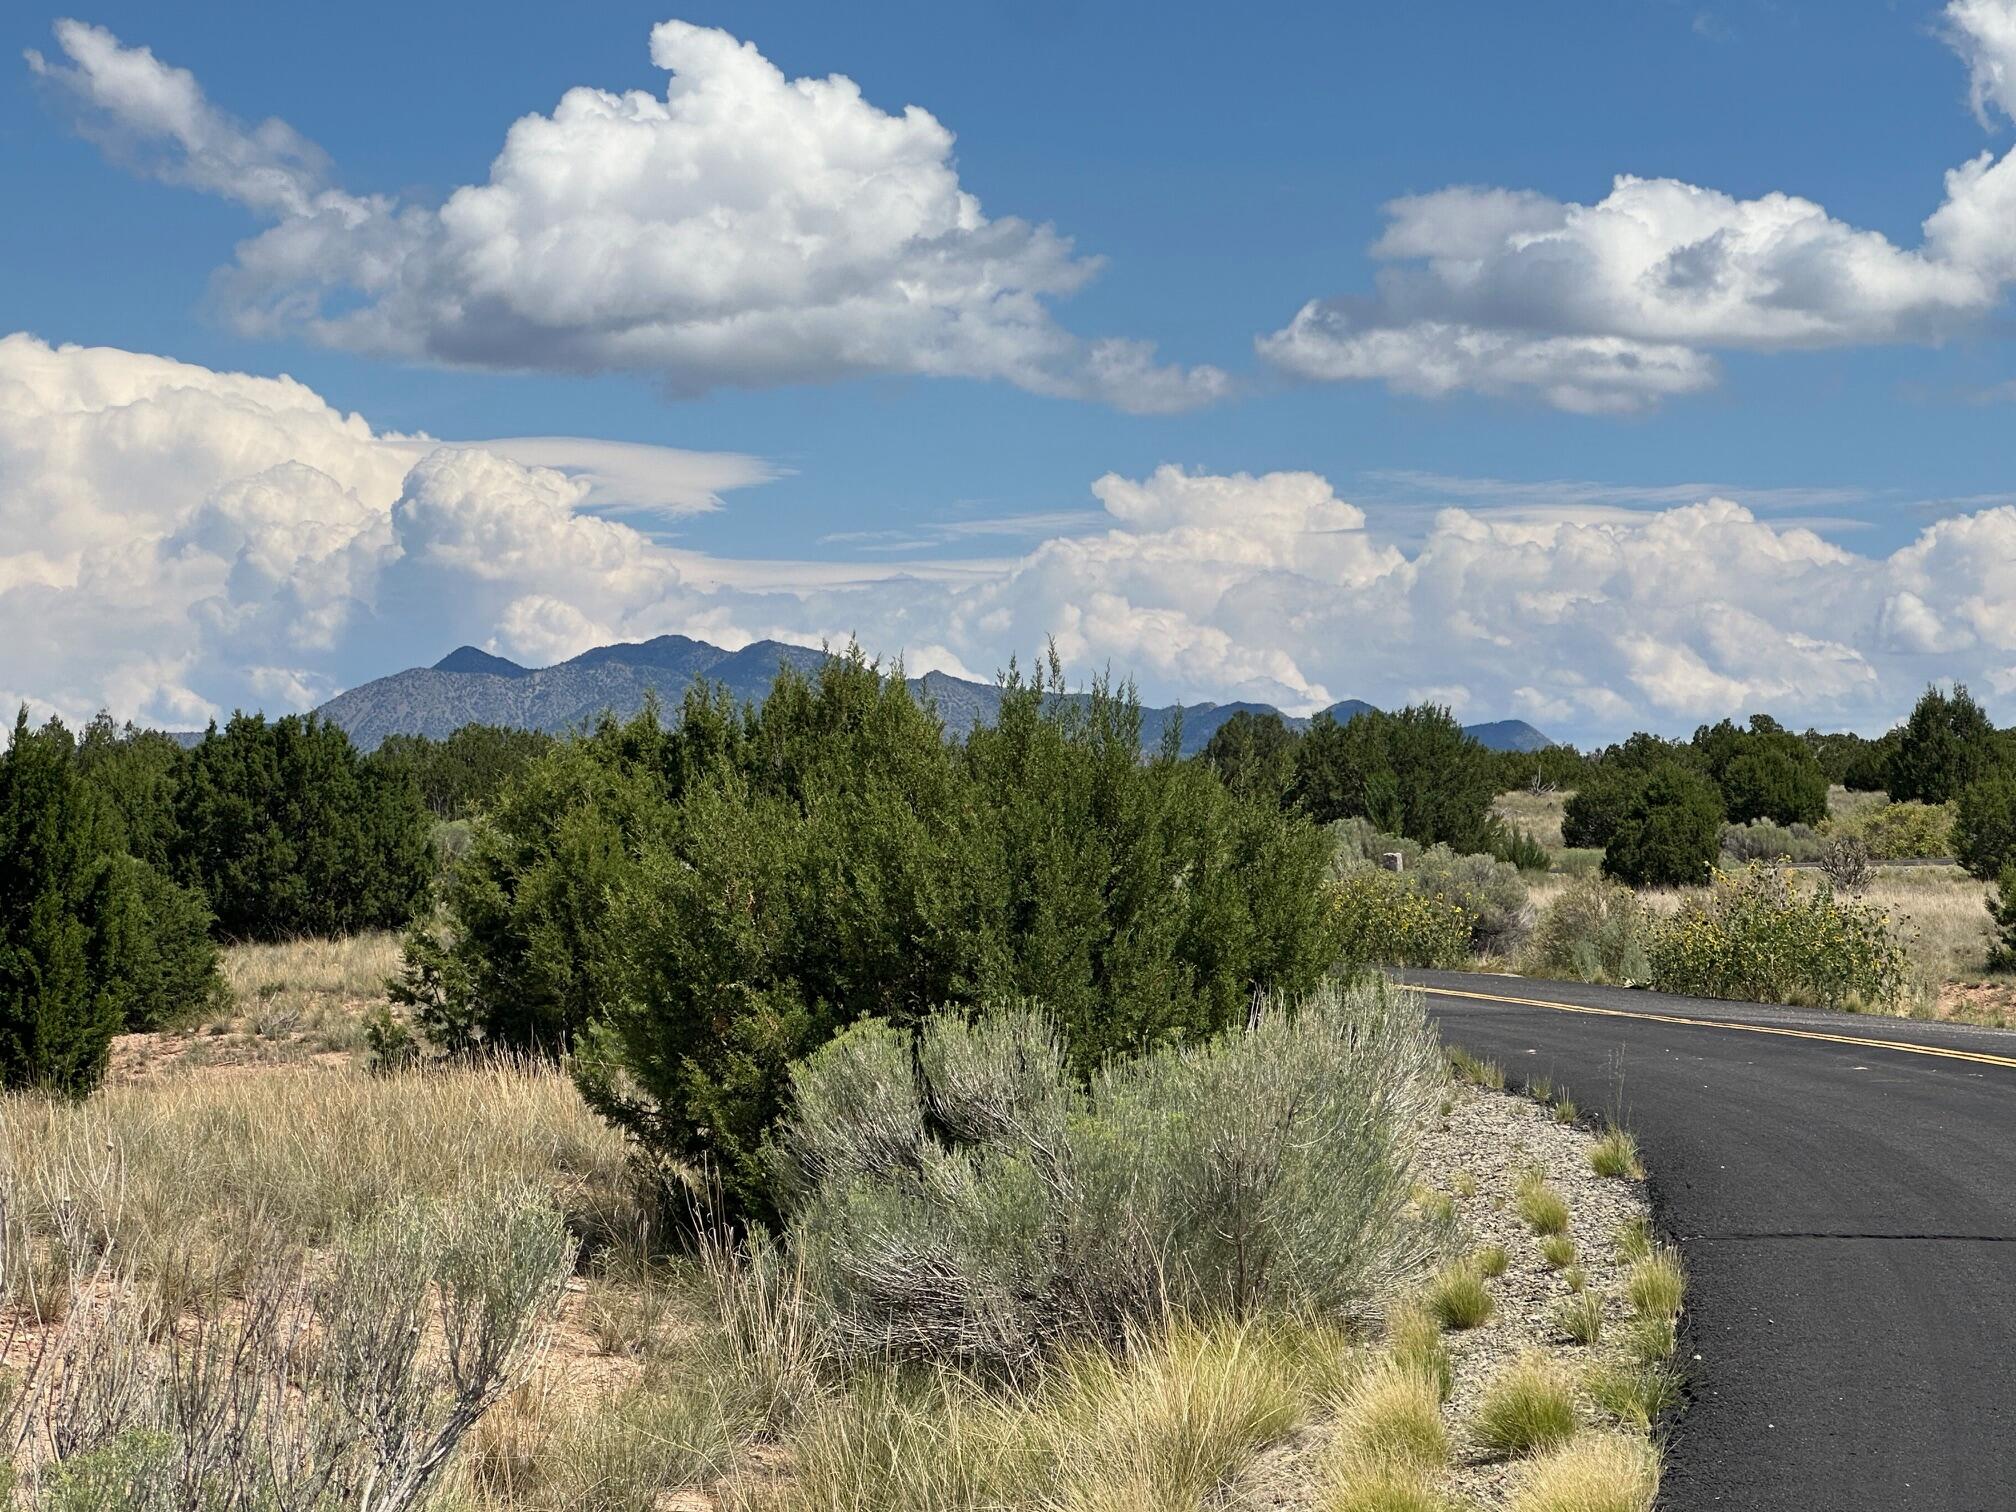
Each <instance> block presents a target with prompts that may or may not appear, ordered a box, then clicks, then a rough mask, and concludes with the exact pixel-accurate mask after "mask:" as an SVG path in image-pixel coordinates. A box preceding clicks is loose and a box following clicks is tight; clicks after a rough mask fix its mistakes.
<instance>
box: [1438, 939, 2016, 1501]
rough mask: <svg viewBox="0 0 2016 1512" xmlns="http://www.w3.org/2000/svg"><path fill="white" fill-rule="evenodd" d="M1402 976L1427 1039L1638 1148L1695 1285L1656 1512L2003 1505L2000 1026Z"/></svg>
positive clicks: (2012, 1092) (2004, 1080)
mask: <svg viewBox="0 0 2016 1512" xmlns="http://www.w3.org/2000/svg"><path fill="white" fill-rule="evenodd" d="M1404 976H1405V978H1406V979H1407V980H1408V981H1410V982H1413V983H1415V984H1416V985H1418V986H1420V987H1422V988H1423V989H1424V991H1425V992H1426V993H1427V1008H1428V1010H1429V1012H1430V1013H1431V1014H1432V1015H1433V1016H1434V1017H1435V1018H1436V1019H1437V1020H1438V1021H1439V1023H1440V1026H1441V1031H1442V1036H1443V1039H1444V1040H1445V1041H1446V1042H1449V1043H1454V1044H1460V1045H1462V1046H1464V1047H1465V1048H1466V1049H1468V1050H1470V1051H1472V1052H1474V1053H1476V1054H1479V1055H1488V1056H1490V1057H1491V1058H1492V1059H1494V1060H1497V1061H1498V1062H1499V1063H1500V1064H1501V1065H1503V1066H1504V1067H1505V1070H1506V1073H1507V1075H1508V1076H1509V1077H1510V1078H1512V1080H1513V1081H1514V1082H1523V1081H1525V1080H1528V1079H1531V1078H1533V1077H1537V1076H1549V1077H1552V1078H1553V1080H1554V1083H1555V1085H1556V1086H1557V1087H1562V1088H1565V1089H1566V1090H1567V1091H1568V1092H1569V1093H1570V1094H1571V1095H1572V1096H1573V1097H1574V1098H1575V1100H1576V1101H1577V1102H1578V1103H1579V1104H1580V1105H1581V1106H1582V1107H1583V1108H1584V1109H1596V1110H1604V1109H1610V1108H1612V1107H1613V1106H1614V1107H1621V1109H1622V1112H1623V1114H1624V1122H1625V1123H1626V1125H1627V1126H1628V1127H1630V1128H1631V1129H1633V1130H1634V1131H1635V1132H1636V1133H1637V1135H1638V1139H1639V1143H1640V1146H1641V1147H1642V1148H1643V1150H1644V1152H1645V1158H1646V1162H1647V1164H1648V1165H1649V1166H1650V1168H1651V1173H1652V1174H1651V1188H1652V1201H1653V1206H1654V1211H1655V1215H1656V1218H1657V1221H1658V1225H1659V1227H1660V1228H1661V1229H1663V1230H1664V1231H1665V1233H1666V1234H1667V1236H1668V1237H1669V1238H1671V1239H1673V1240H1676V1241H1677V1242H1678V1244H1679V1246H1680V1249H1681V1252H1682V1254H1683V1256H1684V1259H1685V1262H1686V1266H1687V1272H1688V1277H1689V1290H1688V1308H1687V1314H1686V1318H1685V1320H1684V1325H1683V1332H1682V1338H1681V1359H1682V1362H1683V1363H1684V1364H1685V1365H1686V1367H1687V1370H1688V1373H1689V1377H1690V1383H1691V1394H1690V1401H1689V1403H1688V1406H1687V1409H1686V1411H1685V1413H1684V1415H1683V1416H1682V1417H1681V1418H1680V1420H1679V1422H1678V1423H1677V1425H1676V1428H1675V1431H1674V1436H1673V1441H1672V1445H1671V1451H1670V1454H1669V1456H1668V1461H1667V1464H1668V1475H1667V1479H1666V1486H1665V1489H1664V1491H1663V1492H1662V1494H1661V1496H1660V1506H1661V1507H1662V1508H1665V1509H1670V1512H1693V1509H1698V1508H1709V1507H1713V1508H1746V1509H1747V1508H1755V1509H1758V1512H1804V1509H1809V1508H1810V1509H1813V1512H1856V1509H1865V1508H1866V1509H1868V1512H1893V1509H1906V1508H1923V1509H1926V1512H1933V1509H1937V1512H2010V1509H2016V1032H2004V1031H1995V1030H1986V1029H1968V1028H1964V1027H1960V1026H1952V1025H1925V1024H1915V1023H1906V1022H1903V1021H1899V1020H1890V1019H1870V1018H1864V1017H1858V1016H1852V1015H1845V1014H1831V1013H1819V1012H1812V1011H1807V1010H1803V1009H1791V1008H1766V1007H1760V1006H1753V1005H1749V1004H1736V1003H1723V1002H1711V1001H1704V1000H1700V999H1693V998H1681V997H1669V996H1664V995H1661V994H1657V993H1646V992H1636V991H1626V990H1623V989H1618V988H1604V987H1589V986H1584V985H1581V984H1578V983H1565V982H1541V981H1534V980H1530V979H1526V978H1515V977H1496V976H1477V975H1471V974H1467V973H1458V972H1407V973H1404ZM1437 989H1444V990H1445V991H1444V993H1438V991H1437ZM1451 989H1453V990H1454V991H1456V992H1461V993H1478V994H1494V995H1502V996H1511V997H1521V998H1529V999H1549V1000H1554V1001H1558V1002H1564V1003H1571V1004H1578V1005H1585V1006H1589V1007H1595V1008H1602V1009H1610V1010H1622V1011H1623V1012H1625V1013H1629V1014H1666V1015H1671V1016H1678V1017H1685V1018H1688V1019H1694V1020H1705V1021H1711V1022H1701V1023H1684V1024H1680V1023H1662V1022H1657V1021H1654V1020H1649V1019H1644V1018H1638V1017H1620V1016H1603V1015H1595V1014H1584V1013H1572V1012H1564V1011H1562V1010H1560V1009H1557V1008H1545V1007H1532V1006H1520V1005H1515V1004H1508V1003H1503V1002H1493V1001H1484V1000H1480V999H1479V998H1475V997H1458V996H1449V995H1446V991H1447V990H1451ZM1759 1029H1763V1030H1792V1031H1796V1034H1783V1033H1760V1032H1757V1031H1758V1030H1759ZM1803 1035H1835V1036H1844V1037H1848V1038H1850V1039H1853V1040H1858V1041H1865V1043H1836V1042H1830V1041H1828V1040H1823V1039H1817V1038H1803V1037H1798V1036H1803ZM1868 1042H1873V1043H1868ZM1906 1047H1916V1048H1906ZM1925 1050H1931V1051H1934V1052H1938V1051H1949V1052H1950V1051H1957V1052H1960V1054H1959V1055H1957V1056H1956V1055H1952V1054H1938V1053H1933V1054H1926V1053H1923V1052H1924V1051H1925ZM1976 1055H1978V1056H1983V1057H1987V1058H1989V1059H1990V1060H1991V1061H1992V1059H1993V1058H1996V1057H2000V1058H2002V1059H2004V1060H2006V1061H2007V1062H2008V1063H2007V1064H2002V1065H1997V1064H1992V1063H1986V1062H1984V1061H1980V1060H1973V1059H1967V1058H1965V1057H1967V1056H1976Z"/></svg>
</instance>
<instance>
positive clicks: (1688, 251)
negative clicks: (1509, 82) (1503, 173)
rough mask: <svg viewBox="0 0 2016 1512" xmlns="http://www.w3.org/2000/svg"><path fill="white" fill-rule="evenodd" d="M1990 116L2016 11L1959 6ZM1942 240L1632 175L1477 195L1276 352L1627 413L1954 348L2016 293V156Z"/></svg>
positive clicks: (1406, 236)
mask: <svg viewBox="0 0 2016 1512" xmlns="http://www.w3.org/2000/svg"><path fill="white" fill-rule="evenodd" d="M1945 17H1946V21H1947V26H1948V33H1949V37H1950V39H1951V40H1952V42H1953V45H1954V46H1955V47H1956V49H1957V50H1958V51H1959V52H1960V53H1961V55H1962V57H1963V58H1964V59H1965V60H1966V61H1967V63H1968V66H1969V69H1970V73H1971V77H1972V85H1971V87H1972V93H1973V99H1974V105H1975V109H1976V111H1977V113H1979V114H1981V116H1982V118H1983V121H1984V123H1985V121H1986V120H1987V111H1988V109H1989V107H1990V106H1993V107H1994V108H1996V109H1999V110H2002V111H2004V112H2005V113H2006V112H2007V111H2008V110H2009V109H2010V106H2011V103H2012V98H2016V79H2012V73H2011V68H2012V63H2016V0H1952V3H1951V4H1950V5H1949V6H1948V7H1947V9H1946V12H1945ZM1945 190H1946V192H1945V198H1944V200H1943V201H1942V202H1941V204H1940V205H1939V207H1938V208H1937V209H1936V210H1935V211H1934V212H1933V213H1932V214H1931V216H1929V217H1928V218H1927V219H1926V221H1925V223H1924V227H1923V235H1922V238H1921V241H1920V244H1919V245H1918V246H1917V247H1915V248H1904V247H1899V246H1897V245H1896V244H1894V243H1893V242H1891V241H1890V240H1889V239H1888V238H1887V237H1885V236H1883V235H1882V234H1880V233H1878V232H1875V231H1869V230H1863V229H1859V228H1857V227H1854V226H1851V225H1848V224H1847V223H1845V222H1843V221H1840V220H1836V219H1835V218H1834V217H1832V216H1830V215H1829V214H1828V213H1827V212H1826V210H1825V209H1823V208H1822V207H1821V206H1820V205H1817V204H1815V203H1813V202H1812V201H1811V200H1807V199H1802V198H1799V197H1798V196H1796V195H1791V194H1780V193H1773V194H1766V195H1762V196H1759V197H1758V198H1755V199H1738V198H1736V197H1734V196H1732V195H1728V194H1724V193H1721V192H1719V191H1717V190H1714V189H1709V188H1703V187H1700V186H1698V185H1694V184H1688V183H1683V182H1680V181H1678V180H1675V179H1646V178H1638V177H1634V176H1631V175H1628V174H1625V175H1620V176H1618V177H1617V179H1616V180H1615V181H1614V183H1613V184H1612V186H1611V189H1610V192H1609V194H1608V195H1606V196H1605V197H1604V198H1602V199H1600V200H1598V201H1596V202H1594V203H1591V204H1578V203H1573V202H1568V201H1562V200H1556V199H1552V198H1549V197H1548V196H1545V195H1541V194H1536V193H1531V192H1526V191H1511V190H1505V189H1498V188H1477V187H1457V188H1450V189H1443V190H1439V191H1437V192H1435V193H1432V194H1423V195H1414V196H1409V197H1406V198H1403V199H1398V200H1395V201H1393V202H1392V203H1391V204H1389V205H1388V206H1387V207H1386V214H1387V218H1388V224H1387V227H1386V230H1385V233H1384V234H1383V235H1382V236H1381V237H1380V238H1379V240H1378V241H1377V242H1376V243H1374V245H1373V247H1372V249H1371V251H1372V256H1373V257H1374V258H1375V259H1376V260H1377V261H1378V262H1379V263H1380V265H1381V266H1380V271H1379V273H1378V275H1377V279H1376V289H1377V291H1376V293H1375V294H1373V295H1372V296H1370V297H1359V298H1339V299H1318V300H1312V301H1310V302H1309V303H1308V304H1305V305H1304V306H1303V307H1302V309H1301V310H1300V311H1299V312H1297V314H1296V315H1295V317H1294V319H1293V320H1292V321H1290V323H1289V324H1288V325H1287V326H1285V327H1283V328H1282V329H1281V330H1279V331H1276V332H1274V333H1273V334H1272V335H1269V336H1264V337H1262V338H1261V339H1260V340H1259V342H1258V348H1259V350H1260V352H1261V354H1262V355H1263V356H1264V357H1266V358H1267V359H1268V360H1269V361H1270V362H1272V363H1273V364H1275V365H1276V366H1277V367H1279V368H1280V369H1282V370H1283V371H1285V372H1287V373H1290V374H1292V375H1294V376H1297V377H1301V378H1305V379H1311V380H1330V381H1334V380H1347V379H1375V380H1379V381H1382V382H1384V383H1386V384H1387V385H1389V386H1390V387H1392V388H1393V389H1395V390H1397V391H1399V392H1402V393H1410V394H1422V395H1431V396H1432V395H1442V394H1447V393H1451V392H1454V391H1457V390H1472V391H1476V392H1479V393H1485V394H1514V393H1530V394H1533V395H1536V396H1538V397H1539V398H1541V399H1543V400H1544V401H1545V402H1547V403H1549V404H1551V405H1554V406H1555V407H1557V408H1560V409H1565V410H1572V411H1578V412H1584V413H1617V412H1627V411H1632V410H1640V409H1645V408H1648V407H1650V406H1652V405H1655V404H1657V403H1659V402H1660V401H1662V400H1665V399H1668V398H1672V397H1675V396H1678V395H1683V394H1689V393H1694V392H1698V391H1700V390H1702V389H1705V388H1708V387H1710V386H1711V385H1712V384H1713V383H1714V382H1715V381H1716V377H1717V368H1716V363H1715V358H1714V355H1713V354H1714V353H1716V352H1718V351H1763V352H1782V351H1789V350H1801V349H1817V348H1828V347H1843V346H1857V345H1870V344H1876V343H1892V342H1921V343H1930V342H1939V341H1942V340H1945V339H1947V338H1949V337H1951V336H1954V335H1956V334H1958V333H1960V332H1962V331H1964V330H1966V329H1968V328H1969V326H1970V325H1971V324H1973V323H1975V322H1978V321H1979V320H1980V319H1981V318H1982V317H1983V316H1984V315H1986V314H1988V313H1989V312H1991V311H1992V310H1994V309H1995V308H1996V307H1997V306H1998V305H2000V304H2001V302H2002V299H2003V296H2004V294H2005V292H2006V290H2007V286H2008V284H2009V283H2010V282H2011V281H2012V280H2016V155H2012V156H2009V157H2003V158H2000V159H1997V158H1995V157H1994V156H1992V155H1990V154H1987V153H1983V154H1982V155H1980V156H1979V157H1977V158H1975V159H1973V160H1972V161H1970V162H1968V163H1965V164H1963V165H1961V166H1960V167H1958V168H1955V169H1953V170H1952V171H1951V172H1949V173H1948V174H1947V175H1946V186H1945Z"/></svg>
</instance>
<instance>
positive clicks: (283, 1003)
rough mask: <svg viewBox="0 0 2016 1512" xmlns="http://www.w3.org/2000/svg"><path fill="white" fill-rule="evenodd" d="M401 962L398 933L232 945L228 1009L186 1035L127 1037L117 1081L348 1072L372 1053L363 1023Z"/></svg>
mask: <svg viewBox="0 0 2016 1512" xmlns="http://www.w3.org/2000/svg"><path fill="white" fill-rule="evenodd" d="M399 964H400V941H399V936H398V935H397V934H394V933H391V932H390V931H378V932H373V933H369V934H358V935H351V936H348V937H347V938H344V939H334V940H295V941H292V942H289V943H286V944H279V945H233V946H230V947H229V948H227V949H226V950H225V951H224V959H223V972H224V981H225V985H226V986H227V987H228V988H229V989H230V997H229V1006H228V1007H227V1008H225V1009H224V1010H221V1011H213V1012H212V1013H211V1014H209V1015H208V1016H207V1017H205V1018H204V1019H202V1020H201V1021H200V1022H197V1023H194V1024H192V1025H190V1026H189V1027H188V1028H185V1029H180V1030H176V1031H172V1032H162V1033H156V1034H129V1035H124V1036H122V1037H121V1038H120V1039H119V1040H118V1041H117V1042H116V1043H115V1044H114V1046H113V1052H112V1067H111V1071H110V1075H109V1079H110V1080H111V1081H113V1082H115V1083H117V1082H127V1081H137V1080H142V1079H148V1078H154V1077H160V1076H164V1075H169V1074H178V1073H184V1072H191V1071H209V1070H215V1069H220V1068H225V1069H229V1068H242V1067H246V1066H266V1065H276V1064H277V1065H286V1064H300V1063H321V1064H325V1065H342V1064H344V1063H346V1062H348V1061H350V1060H353V1059H355V1058H357V1057H358V1055H359V1054H360V1053H361V1052H362V1050H363V1049H364V1020H365V1016H366V1015H367V1014H368V1013H369V1012H370V1011H371V1009H373V1008H374V1007H376V1006H378V1005H379V1004H381V1003H383V1002H384V1001H385V1000H386V999H385V984H386V982H387V980H388V979H390V978H391V977H392V976H393V975H394V974H396V973H397V971H398V970H399Z"/></svg>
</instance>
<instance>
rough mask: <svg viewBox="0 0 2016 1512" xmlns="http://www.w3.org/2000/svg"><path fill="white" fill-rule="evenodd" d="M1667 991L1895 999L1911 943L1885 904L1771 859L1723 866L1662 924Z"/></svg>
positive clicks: (1840, 1002) (1657, 966)
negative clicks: (1847, 895) (1844, 894)
mask: <svg viewBox="0 0 2016 1512" xmlns="http://www.w3.org/2000/svg"><path fill="white" fill-rule="evenodd" d="M1651 960H1652V977H1651V980H1652V985H1653V986H1655V987H1657V988H1658V989H1659V990H1660V991H1662V992H1679V993H1687V994H1691V995H1694V996H1697V997H1719V998H1733V999H1740V1000H1743V1001H1748V1002H1766V1003H1805V1004H1817V1005H1819V1006H1821V1007H1827V1008H1846V1007H1855V1006H1863V1005H1887V1004H1892V1003H1895V1002H1896V1001H1897V999H1898V997H1899V996H1900V995H1901V994H1902V992H1903V991H1904V988H1905V985H1906V982H1907V971H1908V966H1909V962H1908V958H1907V954H1906V951H1905V947H1904V942H1903V940H1902V939H1901V938H1900V936H1899V933H1898V931H1897V930H1896V928H1895V927H1894V926H1893V925H1892V924H1891V922H1890V920H1889V918H1888V917H1887V916H1886V915H1885V913H1884V912H1883V910H1882V909H1880V908H1878V907H1876V906H1874V905H1873V904H1869V903H1859V902H1842V901H1841V900H1840V899H1838V898H1836V897H1835V895H1834V890H1833V888H1832V887H1831V886H1830V885H1828V884H1827V883H1826V882H1825V881H1821V882H1819V883H1817V884H1812V885H1808V884H1803V883H1801V882H1798V881H1796V880H1795V879H1794V878H1793V877H1792V875H1791V873H1789V872H1786V871H1782V870H1777V869H1773V868H1770V867H1764V866H1755V865H1753V866H1750V867H1747V868H1745V869H1744V870H1743V871H1740V872H1733V873H1732V872H1719V871H1718V872H1717V873H1716V874H1715V876H1714V879H1713V881H1712V883H1711V884H1710V886H1709V889H1708V891H1707V892H1706V893H1705V894H1697V895H1694V896H1690V897H1688V898H1687V899H1685V900H1684V901H1683V902H1682V903H1681V905H1680V907H1679V909H1678V911H1677V912H1675V913H1674V914H1673V915H1672V917H1670V918H1668V919H1665V920H1662V921H1661V922H1660V923H1659V924H1658V925H1657V926H1656V927H1655V928H1654V930H1653V932H1652V946H1651Z"/></svg>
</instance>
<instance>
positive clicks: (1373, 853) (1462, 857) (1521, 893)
mask: <svg viewBox="0 0 2016 1512" xmlns="http://www.w3.org/2000/svg"><path fill="white" fill-rule="evenodd" d="M1509 833H1510V832H1508V834H1509ZM1329 834H1330V837H1331V839H1332V841H1333V842H1334V844H1335V846H1336V850H1335V853H1334V857H1333V859H1332V861H1331V870H1332V874H1333V876H1335V877H1336V878H1337V879H1338V880H1339V881H1348V880H1350V879H1352V878H1355V877H1360V876H1365V875H1372V876H1375V877H1379V878H1383V879H1384V880H1385V881H1386V882H1387V883H1388V884H1389V885H1392V886H1396V887H1398V888H1401V889H1404V890H1406V891H1408V892H1411V893H1413V894H1415V895H1416V896H1418V897H1421V898H1424V899H1434V900H1439V901H1440V902H1442V903H1444V904H1447V905H1449V906H1451V907H1453V908H1455V909H1458V910H1460V911H1461V912H1462V914H1463V916H1464V918H1465V920H1466V921H1467V927H1468V931H1469V946H1468V950H1469V953H1475V954H1481V955H1506V954H1509V953H1511V952H1512V951H1514V950H1516V949H1518V947H1519V946H1520V944H1521V943H1523V942H1524V940H1525V938H1526V932H1527V930H1528V929H1529V928H1531V927H1532V916H1531V910H1530V909H1529V908H1528V906H1527V893H1526V881H1525V878H1524V877H1522V876H1521V875H1520V872H1519V867H1518V866H1517V865H1515V864H1514V863H1513V862H1512V861H1510V860H1501V859H1499V858H1498V857H1496V856H1490V855H1482V854H1463V853H1459V852H1456V851H1453V850H1451V849H1450V848H1449V847H1448V846H1446V845H1439V844H1438V845H1429V846H1425V847H1424V846H1422V845H1420V844H1418V843H1416V842H1415V841H1412V840H1408V839H1406V838H1404V837H1403V836H1400V835H1392V834H1387V833H1384V832H1383V831H1380V830H1378V829H1375V828H1373V826H1372V825H1371V823H1370V822H1369V821H1367V820H1364V819H1339V820H1337V821H1336V822H1335V823H1333V824H1332V825H1331V826H1330V827H1329ZM1388 854H1397V855H1399V856H1400V857H1401V869H1400V870H1399V871H1398V872H1388V871H1385V870H1383V869H1382V868H1381V866H1380V861H1381V858H1383V857H1384V856H1386V855H1388ZM1529 854H1531V853H1529ZM1535 859H1537V860H1538V861H1539V862H1540V863H1541V867H1542V869H1543V870H1544V869H1545V867H1544V859H1545V858H1544V853H1541V854H1540V855H1538V856H1537V857H1536V858H1535ZM1420 964H1423V965H1426V964H1429V963H1427V962H1422V963H1420Z"/></svg>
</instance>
